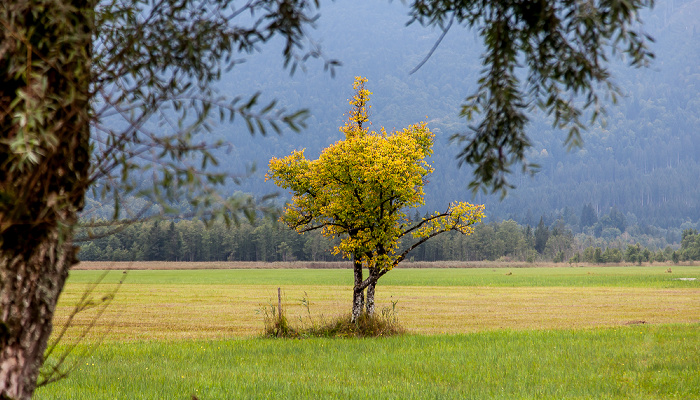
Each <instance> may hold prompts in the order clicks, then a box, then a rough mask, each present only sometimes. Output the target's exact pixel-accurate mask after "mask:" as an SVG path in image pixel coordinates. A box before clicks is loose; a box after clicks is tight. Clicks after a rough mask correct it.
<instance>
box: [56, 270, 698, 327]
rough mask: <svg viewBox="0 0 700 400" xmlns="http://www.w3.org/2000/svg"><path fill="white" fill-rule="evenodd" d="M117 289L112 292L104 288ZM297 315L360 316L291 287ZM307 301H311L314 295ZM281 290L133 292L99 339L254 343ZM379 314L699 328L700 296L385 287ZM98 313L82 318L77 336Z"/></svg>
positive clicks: (343, 291) (70, 290) (340, 294)
mask: <svg viewBox="0 0 700 400" xmlns="http://www.w3.org/2000/svg"><path fill="white" fill-rule="evenodd" d="M100 286H101V290H108V288H109V287H110V286H111V285H100ZM84 288H85V286H84V285H80V284H68V285H67V287H66V290H65V292H64V294H63V296H62V298H61V301H60V303H59V306H58V308H57V312H56V320H55V323H56V327H57V328H58V327H60V325H61V324H62V323H63V322H64V321H65V320H66V318H67V316H68V314H69V313H70V310H71V308H72V305H73V304H75V302H76V300H77V299H78V298H79V297H80V295H82V293H83V291H84ZM282 289H283V300H284V303H283V307H284V308H285V310H286V312H287V317H288V318H289V319H290V320H291V321H292V323H294V322H298V319H299V317H301V318H302V319H303V320H304V321H305V322H306V323H308V322H309V316H308V315H307V310H306V309H305V308H304V307H302V305H301V299H302V298H304V297H306V298H308V299H309V300H310V302H311V306H310V310H311V318H312V319H313V321H316V322H318V321H320V320H321V318H322V315H324V316H326V317H332V316H335V315H338V314H342V313H346V312H348V311H349V309H350V298H351V289H350V287H339V286H289V287H283V288H282ZM305 293H306V294H305ZM276 294H277V287H276V286H271V285H213V286H212V285H145V284H128V283H126V284H124V285H123V287H122V288H121V289H120V291H119V293H118V295H117V297H116V299H115V300H114V302H113V303H112V304H111V305H110V306H109V307H108V308H107V310H106V312H105V314H104V315H103V316H102V317H101V318H100V319H99V320H98V325H97V326H96V327H95V328H94V329H93V333H92V334H91V338H92V340H94V339H95V338H96V337H98V336H99V334H100V333H102V332H106V331H107V330H108V329H109V333H108V334H107V336H106V339H107V340H116V341H133V340H181V339H220V338H230V337H242V336H252V335H257V334H259V333H260V332H261V331H262V329H263V316H262V314H260V313H256V310H259V309H261V308H262V307H265V306H267V305H269V304H276V303H277V299H276ZM377 297H378V299H377V300H378V309H381V308H383V307H391V302H392V301H398V303H397V305H396V309H397V311H398V313H399V319H400V321H401V323H402V324H403V325H404V326H405V327H406V328H407V329H408V330H409V332H412V333H419V334H439V333H464V332H476V331H485V330H495V329H515V330H518V329H569V328H572V329H581V328H591V327H600V326H616V325H625V324H629V323H639V322H640V321H644V322H645V323H652V324H660V323H698V322H700V289H696V288H686V289H653V288H624V287H623V288H617V287H612V288H611V287H586V288H580V287H534V288H533V287H512V288H511V287H488V288H487V287H415V286H413V287H405V286H386V287H382V286H381V285H380V286H379V287H378V289H377ZM90 315H91V314H90V312H86V313H82V314H80V315H79V317H78V318H77V323H76V327H75V328H76V329H72V330H71V331H70V335H71V336H73V337H75V335H77V332H78V330H77V329H79V328H80V327H83V326H85V325H86V324H87V323H88V321H89V317H90Z"/></svg>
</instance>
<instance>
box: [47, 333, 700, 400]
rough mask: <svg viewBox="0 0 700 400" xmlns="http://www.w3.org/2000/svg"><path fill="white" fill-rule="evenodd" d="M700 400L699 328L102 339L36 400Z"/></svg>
mask: <svg viewBox="0 0 700 400" xmlns="http://www.w3.org/2000/svg"><path fill="white" fill-rule="evenodd" d="M192 394H195V395H197V396H198V397H199V398H200V399H202V400H205V399H245V398H248V399H303V398H313V399H317V398H326V399H368V398H371V399H482V398H493V399H542V398H557V399H561V398H580V399H629V398H639V399H642V398H643V399H653V398H669V399H670V398H679V399H700V325H698V324H685V325H683V324H681V325H663V326H649V325H645V326H626V327H618V328H614V329H593V330H581V331H569V330H563V331H519V332H514V331H497V332H482V333H475V334H467V335H451V336H444V335H443V336H403V337H392V338H379V339H361V340H358V339H343V340H338V339H307V340H271V339H248V340H222V341H177V342H167V341H155V342H145V343H144V342H140V343H130V344H128V345H125V344H123V343H106V344H103V345H101V346H100V347H99V348H98V349H97V351H96V353H94V354H93V355H92V356H90V357H88V358H86V359H84V360H80V363H79V369H78V370H77V371H76V372H75V373H74V374H72V375H70V376H69V378H67V379H66V380H64V381H61V382H59V383H56V384H53V385H50V386H48V387H46V388H41V389H39V390H38V391H37V393H36V396H35V398H36V399H73V400H80V399H90V400H99V399H110V400H111V399H130V400H131V399H190V396H191V395H192Z"/></svg>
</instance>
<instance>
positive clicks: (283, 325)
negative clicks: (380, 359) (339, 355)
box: [264, 308, 406, 339]
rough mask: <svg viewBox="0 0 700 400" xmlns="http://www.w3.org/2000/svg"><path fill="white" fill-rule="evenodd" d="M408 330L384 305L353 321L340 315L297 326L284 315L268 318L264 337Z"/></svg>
mask: <svg viewBox="0 0 700 400" xmlns="http://www.w3.org/2000/svg"><path fill="white" fill-rule="evenodd" d="M404 333H406V329H404V328H403V327H402V326H401V324H399V321H398V318H397V316H396V312H395V311H394V310H392V309H391V308H385V309H383V310H382V311H381V312H380V313H374V314H367V313H362V314H360V316H359V317H358V318H357V319H356V320H355V322H352V315H351V314H347V315H341V316H338V317H336V318H334V319H331V320H329V321H325V320H324V321H321V323H319V324H314V323H311V324H310V325H308V326H306V325H304V324H303V322H302V326H301V327H298V328H295V327H292V326H290V325H289V322H288V320H287V318H286V316H284V314H283V315H282V316H281V317H272V318H268V317H266V318H265V332H264V336H265V337H269V338H294V339H301V338H310V337H328V338H345V337H358V338H363V337H384V336H395V335H401V334H404Z"/></svg>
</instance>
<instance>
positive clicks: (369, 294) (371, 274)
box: [367, 268, 379, 315]
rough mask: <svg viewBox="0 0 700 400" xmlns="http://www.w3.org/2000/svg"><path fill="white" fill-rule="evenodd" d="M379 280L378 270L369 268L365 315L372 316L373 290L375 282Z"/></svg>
mask: <svg viewBox="0 0 700 400" xmlns="http://www.w3.org/2000/svg"><path fill="white" fill-rule="evenodd" d="M378 279H379V269H378V268H370V270H369V284H368V285H367V315H373V314H374V288H375V286H376V285H377V280H378Z"/></svg>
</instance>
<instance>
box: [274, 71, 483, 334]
mask: <svg viewBox="0 0 700 400" xmlns="http://www.w3.org/2000/svg"><path fill="white" fill-rule="evenodd" d="M366 81H367V80H366V79H364V78H360V77H357V78H355V84H354V89H355V90H356V94H355V95H354V97H353V98H352V99H351V100H350V105H351V106H352V109H351V110H350V114H349V117H348V121H347V122H346V124H345V125H344V126H343V127H341V128H340V130H341V131H342V132H343V133H344V134H345V139H344V140H340V141H338V142H336V143H335V144H333V145H331V146H330V147H328V148H326V149H325V150H324V151H323V152H322V153H321V155H320V157H319V159H318V160H307V159H306V158H305V157H304V151H303V150H302V151H295V152H293V153H292V154H291V155H289V156H287V157H285V158H283V159H278V158H273V159H272V160H270V168H269V171H268V173H267V179H272V180H273V181H274V182H275V183H276V184H277V185H278V186H281V187H283V188H285V189H289V190H290V191H291V192H292V194H293V197H292V200H291V203H289V204H288V205H287V206H286V208H285V212H284V214H283V216H282V220H283V221H284V222H285V223H286V224H287V225H288V226H290V227H291V228H293V229H296V230H297V232H300V233H303V232H308V231H312V230H315V229H322V230H323V234H324V235H326V236H329V237H339V238H340V239H341V240H340V244H339V245H338V246H337V247H335V248H334V249H333V251H334V252H335V253H336V254H337V253H341V254H342V255H343V256H345V257H347V258H351V259H352V261H353V270H354V276H355V284H354V287H353V300H352V321H353V322H354V321H355V320H356V319H357V317H358V316H359V315H360V313H361V312H362V309H363V306H364V304H365V291H366V312H367V313H368V314H372V313H373V312H374V292H375V286H376V284H377V281H378V280H379V278H381V277H382V276H384V274H386V273H387V272H389V271H390V270H391V269H392V268H394V267H395V266H396V265H398V264H399V263H400V262H401V261H402V260H404V259H405V258H406V255H407V254H408V253H409V252H410V251H411V250H413V249H415V248H416V247H418V246H419V245H421V244H422V243H424V242H425V241H427V240H428V239H430V238H431V237H434V236H436V235H439V234H441V233H444V232H447V231H451V230H454V231H458V232H461V233H463V234H465V235H469V234H471V233H472V231H473V228H472V225H473V224H475V223H477V222H479V221H481V218H483V210H484V206H483V205H471V204H469V203H461V202H460V203H453V204H452V205H450V206H449V207H448V209H447V210H446V211H445V212H436V213H434V214H432V215H430V216H428V217H426V218H423V219H422V220H421V221H419V222H416V223H411V221H410V219H409V218H407V215H406V214H407V212H408V211H410V210H411V209H412V208H415V207H418V206H421V205H423V204H424V200H423V195H424V192H423V186H424V185H425V183H426V177H427V175H428V174H430V173H431V172H432V168H431V167H430V165H429V164H428V163H427V162H426V161H425V158H426V157H428V156H430V155H431V154H432V146H433V136H434V135H433V134H432V133H431V132H430V130H428V127H427V126H426V124H425V123H419V124H416V125H411V126H409V127H407V128H405V129H403V130H400V131H396V132H392V133H387V132H386V131H385V130H384V128H382V129H381V130H380V131H379V132H375V131H370V130H369V128H368V125H369V119H368V116H367V112H368V109H369V107H370V106H369V104H368V103H369V95H370V94H371V92H369V91H368V90H367V89H365V87H364V83H365V82H366ZM406 235H411V236H412V237H413V239H414V240H413V243H412V244H410V245H409V246H408V247H407V248H406V249H403V250H399V244H400V240H401V238H402V237H404V236H406ZM363 268H366V269H367V271H368V272H369V276H368V277H367V278H364V277H363Z"/></svg>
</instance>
